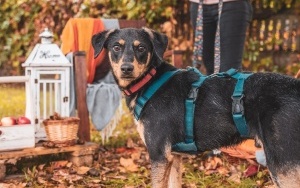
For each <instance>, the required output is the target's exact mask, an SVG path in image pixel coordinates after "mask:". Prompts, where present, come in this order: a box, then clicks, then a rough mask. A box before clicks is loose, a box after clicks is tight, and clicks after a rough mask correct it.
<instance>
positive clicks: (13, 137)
mask: <svg viewBox="0 0 300 188" xmlns="http://www.w3.org/2000/svg"><path fill="white" fill-rule="evenodd" d="M0 83H1V84H2V83H25V88H26V90H28V91H29V92H28V93H27V94H26V115H25V116H26V117H27V118H29V119H30V121H31V124H25V125H11V126H0V151H9V150H18V149H24V148H32V147H34V146H35V125H34V118H33V116H32V111H33V110H32V104H31V103H32V95H31V93H30V91H31V90H30V86H29V77H28V76H7V77H0ZM24 92H25V91H24ZM1 118H2V117H0V119H1Z"/></svg>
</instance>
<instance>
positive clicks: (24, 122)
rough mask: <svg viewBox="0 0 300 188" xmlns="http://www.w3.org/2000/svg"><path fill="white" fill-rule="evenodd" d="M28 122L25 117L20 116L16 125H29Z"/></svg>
mask: <svg viewBox="0 0 300 188" xmlns="http://www.w3.org/2000/svg"><path fill="white" fill-rule="evenodd" d="M30 123H31V122H30V120H29V119H28V118H27V117H24V116H20V117H19V118H18V124H19V125H23V124H30Z"/></svg>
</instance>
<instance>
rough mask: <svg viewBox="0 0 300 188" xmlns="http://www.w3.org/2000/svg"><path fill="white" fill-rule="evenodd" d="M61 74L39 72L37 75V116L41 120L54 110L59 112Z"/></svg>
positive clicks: (61, 85)
mask: <svg viewBox="0 0 300 188" xmlns="http://www.w3.org/2000/svg"><path fill="white" fill-rule="evenodd" d="M61 78H62V75H61V74H58V73H56V74H40V76H39V91H40V92H39V105H40V108H39V110H40V112H39V114H40V115H39V116H40V117H41V119H42V120H44V119H47V118H49V117H50V116H52V115H53V114H54V113H55V112H57V113H59V114H60V113H61V104H62V87H63V83H62V79H61Z"/></svg>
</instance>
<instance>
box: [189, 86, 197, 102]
mask: <svg viewBox="0 0 300 188" xmlns="http://www.w3.org/2000/svg"><path fill="white" fill-rule="evenodd" d="M197 96H198V87H192V89H191V90H190V92H189V95H188V98H189V99H193V101H196V99H197Z"/></svg>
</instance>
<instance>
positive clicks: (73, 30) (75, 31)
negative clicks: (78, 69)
mask: <svg viewBox="0 0 300 188" xmlns="http://www.w3.org/2000/svg"><path fill="white" fill-rule="evenodd" d="M104 29H105V27H104V24H103V23H102V21H101V19H94V18H71V19H70V20H69V21H68V22H67V24H66V26H65V28H64V29H63V32H62V35H61V41H62V44H61V50H62V52H63V53H64V54H65V55H66V54H67V53H69V52H76V51H85V52H86V63H87V70H86V71H87V82H88V83H92V82H93V80H94V77H95V70H96V67H97V66H98V65H100V64H101V63H102V62H103V59H104V58H105V55H106V52H105V51H102V52H101V53H100V55H99V56H98V57H97V58H96V59H94V49H93V47H92V41H91V40H92V36H93V35H94V34H96V33H98V32H101V31H103V30H104Z"/></svg>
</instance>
